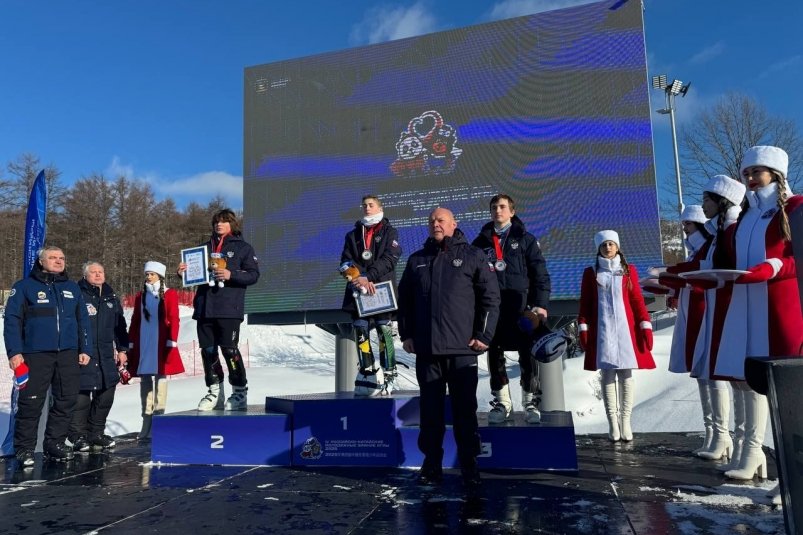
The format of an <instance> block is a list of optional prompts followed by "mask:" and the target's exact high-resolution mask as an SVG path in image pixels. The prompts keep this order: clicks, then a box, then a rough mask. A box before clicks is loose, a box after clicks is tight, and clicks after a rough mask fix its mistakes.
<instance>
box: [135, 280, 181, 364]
mask: <svg viewBox="0 0 803 535" xmlns="http://www.w3.org/2000/svg"><path fill="white" fill-rule="evenodd" d="M151 319H153V318H151ZM141 324H142V292H139V293H138V294H137V296H136V297H135V298H134V313H133V314H132V315H131V326H130V327H129V329H128V340H129V346H130V349H129V351H128V369H129V370H130V371H131V374H132V375H136V372H137V368H138V367H139V344H140V336H139V334H140V328H141ZM178 327H179V316H178V292H176V291H175V290H174V289H173V288H168V289H166V290H165V293H164V299H162V300H161V301H159V375H176V374H179V373H184V363H182V362H181V355H180V354H179V352H178V345H177V342H178ZM168 340H170V341H171V342H174V346H173V347H167V342H168Z"/></svg>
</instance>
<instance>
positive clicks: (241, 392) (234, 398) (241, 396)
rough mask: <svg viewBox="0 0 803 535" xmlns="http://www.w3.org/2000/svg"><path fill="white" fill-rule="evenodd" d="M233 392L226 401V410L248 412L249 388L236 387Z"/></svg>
mask: <svg viewBox="0 0 803 535" xmlns="http://www.w3.org/2000/svg"><path fill="white" fill-rule="evenodd" d="M232 389H233V392H232V393H231V396H229V399H227V400H226V406H225V407H224V410H227V411H244V410H248V387H247V386H234V387H232Z"/></svg>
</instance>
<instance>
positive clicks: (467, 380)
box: [415, 354, 480, 469]
mask: <svg viewBox="0 0 803 535" xmlns="http://www.w3.org/2000/svg"><path fill="white" fill-rule="evenodd" d="M415 375H416V377H417V378H418V386H419V388H420V391H421V426H420V433H419V435H418V448H419V449H420V450H421V452H422V453H423V454H424V457H425V462H426V463H427V464H428V465H441V464H442V462H443V436H444V434H445V433H446V388H447V387H448V388H449V397H450V399H451V402H452V419H453V421H454V436H455V442H456V443H457V458H458V460H459V461H460V466H461V467H462V468H464V469H466V468H472V467H475V466H476V465H477V455H479V453H480V436H479V433H477V427H478V426H477V381H478V378H477V356H476V355H458V356H442V355H420V354H419V355H416V359H415Z"/></svg>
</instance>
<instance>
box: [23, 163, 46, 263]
mask: <svg viewBox="0 0 803 535" xmlns="http://www.w3.org/2000/svg"><path fill="white" fill-rule="evenodd" d="M46 213H47V183H46V182H45V171H44V169H43V170H42V171H40V172H39V174H38V175H37V176H36V180H34V182H33V188H31V196H30V198H29V199H28V215H27V216H26V217H25V260H24V264H23V266H22V276H23V278H24V277H27V276H28V274H29V273H30V272H31V268H32V267H33V265H34V262H36V255H37V253H39V249H41V248H42V246H43V245H44V244H45V234H46V231H47V227H46V224H45V215H46Z"/></svg>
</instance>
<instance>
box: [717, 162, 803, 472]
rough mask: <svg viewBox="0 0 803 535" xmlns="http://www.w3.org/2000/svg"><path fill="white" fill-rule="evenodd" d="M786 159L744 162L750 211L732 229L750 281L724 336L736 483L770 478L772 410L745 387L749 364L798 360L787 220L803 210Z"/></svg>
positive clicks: (802, 330)
mask: <svg viewBox="0 0 803 535" xmlns="http://www.w3.org/2000/svg"><path fill="white" fill-rule="evenodd" d="M788 163H789V157H788V156H787V154H786V152H784V151H783V150H781V149H779V148H778V147H771V146H757V147H752V148H750V149H748V150H747V152H746V153H745V154H744V157H743V159H742V165H741V174H742V181H743V182H744V184H745V185H746V186H747V187H748V188H749V192H748V193H747V207H746V209H745V211H744V212H743V213H742V215H741V216H740V217H739V221H738V222H737V225H736V227H735V233H734V234H735V238H734V240H733V242H732V243H733V249H732V250H731V251H730V253H731V259H732V261H733V262H734V266H735V267H736V269H742V270H747V271H748V273H747V274H745V275H742V276H741V277H739V278H738V279H736V284H735V286H734V290H733V296H732V299H731V305H730V308H729V309H728V311H727V315H726V317H725V322H724V326H723V330H722V344H721V347H720V352H721V354H722V355H723V358H721V359H720V360H719V361H718V362H717V365H716V373H717V374H718V375H723V376H730V377H733V378H734V379H735V380H734V381H733V383H732V385H733V388H734V392H737V391H739V392H741V393H742V395H743V396H744V407H745V417H746V420H745V436H744V446H743V448H742V452H741V456H740V458H739V463H738V466H737V467H734V468H733V469H732V470H730V471H727V472H726V473H725V475H726V476H728V477H730V478H734V479H752V478H753V476H754V475H755V474H756V473H758V474H759V476H760V477H766V473H767V470H766V463H767V461H766V458H765V456H764V452H763V450H762V445H763V443H764V434H765V432H766V428H767V416H768V412H769V408H768V405H767V399H766V397H765V396H763V395H760V394H758V393H756V392H754V391H753V390H752V389H751V388H750V387H749V386H748V385H747V383H746V382H745V381H744V362H745V359H746V358H747V357H748V356H794V355H800V354H801V345H803V318H802V317H801V307H800V294H799V293H798V284H797V275H796V269H795V258H794V256H793V254H792V242H791V231H790V228H789V214H791V213H792V212H793V211H794V210H795V209H797V208H798V207H799V206H800V205H801V204H803V196H800V195H793V194H792V192H791V190H790V189H789V186H788V184H787V182H786V176H787V167H788Z"/></svg>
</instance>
